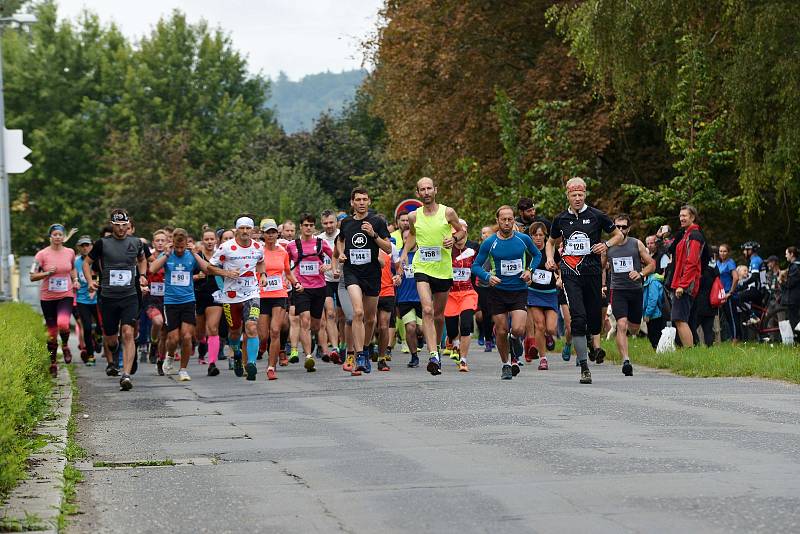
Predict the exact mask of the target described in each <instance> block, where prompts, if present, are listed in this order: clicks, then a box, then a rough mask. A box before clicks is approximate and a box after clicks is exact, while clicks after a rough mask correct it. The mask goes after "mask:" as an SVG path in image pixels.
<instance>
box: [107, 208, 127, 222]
mask: <svg viewBox="0 0 800 534" xmlns="http://www.w3.org/2000/svg"><path fill="white" fill-rule="evenodd" d="M129 222H130V219H129V218H128V214H127V213H126V212H125V210H114V211H112V212H111V224H126V223H129Z"/></svg>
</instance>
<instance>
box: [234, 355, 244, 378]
mask: <svg viewBox="0 0 800 534" xmlns="http://www.w3.org/2000/svg"><path fill="white" fill-rule="evenodd" d="M233 374H235V375H236V376H237V377H239V378H241V377H242V376H244V366H243V365H242V351H240V350H237V351H236V352H234V353H233Z"/></svg>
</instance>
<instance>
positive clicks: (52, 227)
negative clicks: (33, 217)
mask: <svg viewBox="0 0 800 534" xmlns="http://www.w3.org/2000/svg"><path fill="white" fill-rule="evenodd" d="M55 230H60V231H61V233H62V234H64V233H66V232H67V229H66V228H64V226H63V225H61V224H51V225H50V229H49V230H48V231H47V235H50V234H52V233H53V232H54V231H55Z"/></svg>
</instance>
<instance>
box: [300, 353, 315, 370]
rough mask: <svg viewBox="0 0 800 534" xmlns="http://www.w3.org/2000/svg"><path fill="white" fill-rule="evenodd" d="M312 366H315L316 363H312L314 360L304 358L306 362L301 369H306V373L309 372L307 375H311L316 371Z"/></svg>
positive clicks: (307, 357)
mask: <svg viewBox="0 0 800 534" xmlns="http://www.w3.org/2000/svg"><path fill="white" fill-rule="evenodd" d="M314 365H316V363H315V362H314V358H312V357H310V356H306V361H305V363H304V364H303V367H305V368H306V371H307V372H309V373H313V372H314V371H316V369H315V368H314Z"/></svg>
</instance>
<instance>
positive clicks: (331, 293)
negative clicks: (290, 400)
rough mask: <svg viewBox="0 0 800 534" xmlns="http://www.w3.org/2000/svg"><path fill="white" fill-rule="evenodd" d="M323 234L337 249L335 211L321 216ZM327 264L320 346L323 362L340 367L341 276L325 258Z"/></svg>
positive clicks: (329, 211)
mask: <svg viewBox="0 0 800 534" xmlns="http://www.w3.org/2000/svg"><path fill="white" fill-rule="evenodd" d="M320 222H321V224H322V229H323V232H322V233H321V234H319V235H318V236H317V237H318V238H320V239H322V240H323V241H325V242H326V243H327V244H328V246H329V247H330V248H331V250H334V249H335V248H336V236H338V235H339V228H338V226H337V224H336V214H335V213H334V212H333V210H325V211H323V212H322V214H321V215H320ZM325 264H326V265H329V266H331V268H329V269H326V270H325V272H324V276H325V286H326V292H327V296H326V298H325V313H324V314H323V316H322V319H323V320H322V324H321V325H320V332H319V334H320V335H319V344H321V345H322V347H323V350H324V354H323V355H322V361H324V362H327V361H331V362H333V363H334V364H336V365H338V364H340V363H342V362H341V360H340V358H339V347H338V345H339V323H340V322H341V320H342V319H343V318H344V314H343V313H342V311H341V310H342V307H341V305H340V304H339V299H338V298H337V292H338V287H339V276H338V275H337V274H336V272H335V271H334V270H333V268H332V259H331V258H329V257H327V256H326V257H325Z"/></svg>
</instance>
